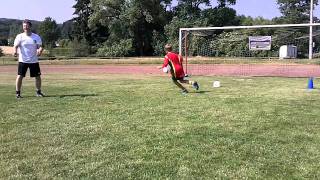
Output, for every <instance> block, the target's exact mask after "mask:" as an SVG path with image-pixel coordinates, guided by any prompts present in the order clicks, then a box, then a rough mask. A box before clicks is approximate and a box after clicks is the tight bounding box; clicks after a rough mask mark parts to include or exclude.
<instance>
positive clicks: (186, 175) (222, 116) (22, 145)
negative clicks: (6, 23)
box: [0, 73, 320, 179]
mask: <svg viewBox="0 0 320 180" xmlns="http://www.w3.org/2000/svg"><path fill="white" fill-rule="evenodd" d="M193 78H194V79H196V80H198V81H199V82H200V85H201V90H200V91H199V92H197V93H196V92H195V91H193V90H192V89H190V91H191V93H189V94H188V95H187V96H183V95H181V94H180V93H179V92H178V90H177V88H176V87H175V86H174V85H173V84H172V83H171V82H170V80H169V79H168V78H164V77H157V76H150V77H145V76H139V75H136V76H130V75H108V74H99V75H94V74H93V75H92V74H91V75H84V74H74V75H72V74H49V75H46V76H44V77H43V79H44V82H43V90H44V92H45V93H46V94H47V95H48V97H45V98H37V97H35V96H34V93H35V92H34V81H33V79H30V78H26V79H25V80H24V84H23V94H22V95H23V96H24V98H23V99H21V100H16V99H15V97H14V80H15V76H13V75H12V74H4V73H2V74H0V87H1V88H0V109H1V112H0V142H1V146H0V179H319V178H320V164H319V161H320V150H319V149H320V143H319V142H320V131H319V129H320V122H319V119H320V118H319V117H320V95H319V90H318V89H315V90H313V91H310V92H308V91H307V90H306V86H307V79H306V78H268V77H260V78H234V77H193ZM213 80H220V81H221V85H222V87H220V88H212V81H213ZM315 86H316V87H317V80H315Z"/></svg>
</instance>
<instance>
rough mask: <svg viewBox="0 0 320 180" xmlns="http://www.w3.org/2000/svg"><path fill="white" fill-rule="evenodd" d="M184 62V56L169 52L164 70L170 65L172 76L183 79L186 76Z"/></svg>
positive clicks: (164, 63)
mask: <svg viewBox="0 0 320 180" xmlns="http://www.w3.org/2000/svg"><path fill="white" fill-rule="evenodd" d="M182 61H183V58H182V56H180V55H178V54H176V53H173V52H168V53H167V55H166V56H165V57H164V62H163V65H162V68H164V67H167V66H168V65H170V67H171V71H172V75H174V77H175V78H178V79H179V78H183V77H184V76H185V74H184V71H183V65H182Z"/></svg>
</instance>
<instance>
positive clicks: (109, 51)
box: [97, 39, 133, 57]
mask: <svg viewBox="0 0 320 180" xmlns="http://www.w3.org/2000/svg"><path fill="white" fill-rule="evenodd" d="M132 52H133V49H132V39H126V40H120V42H116V43H112V44H111V45H108V43H106V44H105V45H104V46H103V47H101V48H99V49H98V51H97V55H98V56H102V57H125V56H129V55H131V54H132Z"/></svg>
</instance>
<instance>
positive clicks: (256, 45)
mask: <svg viewBox="0 0 320 180" xmlns="http://www.w3.org/2000/svg"><path fill="white" fill-rule="evenodd" d="M249 49H250V50H271V36H249Z"/></svg>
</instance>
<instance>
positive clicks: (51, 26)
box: [39, 17, 60, 48]
mask: <svg viewBox="0 0 320 180" xmlns="http://www.w3.org/2000/svg"><path fill="white" fill-rule="evenodd" d="M39 35H40V36H41V39H42V41H43V44H44V46H45V48H52V47H55V42H56V41H57V40H58V39H59V36H60V29H59V28H58V25H57V23H56V21H55V20H53V19H52V18H50V17H46V18H45V20H44V21H43V22H42V23H41V24H40V25H39Z"/></svg>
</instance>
